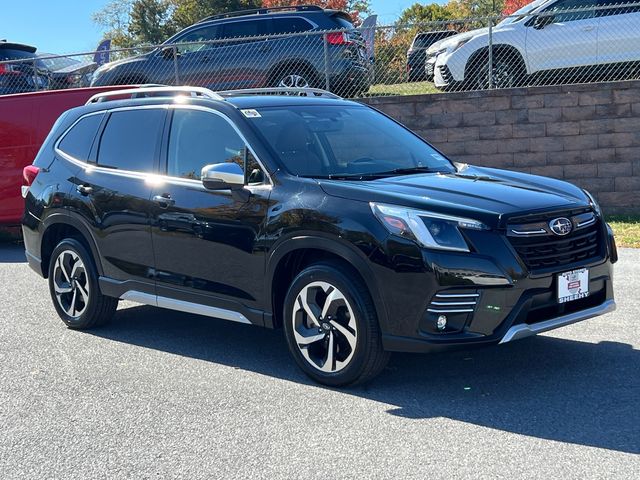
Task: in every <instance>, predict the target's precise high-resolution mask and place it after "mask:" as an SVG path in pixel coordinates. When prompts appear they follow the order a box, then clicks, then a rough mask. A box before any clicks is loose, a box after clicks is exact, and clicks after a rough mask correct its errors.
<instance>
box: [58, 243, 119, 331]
mask: <svg viewBox="0 0 640 480" xmlns="http://www.w3.org/2000/svg"><path fill="white" fill-rule="evenodd" d="M49 292H50V293H51V299H52V300H53V305H54V306H55V309H56V311H57V312H58V315H59V316H60V318H61V319H62V321H63V322H64V323H65V324H66V325H67V326H68V327H69V328H74V329H80V330H81V329H87V328H91V327H95V326H99V325H103V324H105V323H107V322H108V321H109V320H110V319H111V317H113V314H114V313H115V311H116V308H117V306H118V300H117V299H116V298H111V297H107V296H105V295H103V294H102V292H101V291H100V287H99V286H98V274H97V271H96V268H95V266H94V264H93V259H92V257H91V255H90V254H89V252H88V251H87V249H86V248H85V247H84V246H83V245H82V243H80V242H79V241H78V240H76V239H75V238H67V239H65V240H63V241H61V242H60V243H59V244H58V245H57V246H56V248H55V249H54V250H53V252H52V254H51V259H50V262H49Z"/></svg>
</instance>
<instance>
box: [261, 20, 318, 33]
mask: <svg viewBox="0 0 640 480" xmlns="http://www.w3.org/2000/svg"><path fill="white" fill-rule="evenodd" d="M271 21H272V22H273V23H272V32H273V34H274V35H279V34H280V35H281V34H284V33H297V32H307V31H309V30H311V29H312V28H313V25H311V24H310V23H309V22H307V21H306V20H305V19H304V18H299V17H290V18H274V19H273V20H271Z"/></svg>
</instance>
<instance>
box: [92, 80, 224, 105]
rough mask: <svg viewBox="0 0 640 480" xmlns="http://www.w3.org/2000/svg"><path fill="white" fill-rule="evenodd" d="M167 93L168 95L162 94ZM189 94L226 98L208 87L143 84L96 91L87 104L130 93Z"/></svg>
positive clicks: (134, 95)
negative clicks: (121, 88)
mask: <svg viewBox="0 0 640 480" xmlns="http://www.w3.org/2000/svg"><path fill="white" fill-rule="evenodd" d="M162 94H166V95H162ZM181 94H182V95H189V96H191V97H204V98H209V99H211V100H224V99H223V98H222V97H221V96H220V95H218V94H217V93H215V92H214V91H212V90H209V89H208V88H203V87H168V86H166V85H165V86H156V85H154V86H146V85H143V86H141V87H137V88H126V89H124V90H110V91H108V92H101V93H96V94H95V95H94V96H92V97H91V98H90V99H89V100H87V103H86V104H85V105H89V104H91V103H100V102H105V101H108V100H109V99H110V98H112V97H116V100H121V99H119V98H117V97H121V96H123V95H130V98H145V97H163V96H167V97H169V96H174V95H181Z"/></svg>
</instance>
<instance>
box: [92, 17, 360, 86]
mask: <svg viewBox="0 0 640 480" xmlns="http://www.w3.org/2000/svg"><path fill="white" fill-rule="evenodd" d="M337 30H338V31H337ZM323 31H330V32H329V33H326V34H323V33H322V32H323ZM325 39H326V41H325ZM202 42H209V43H202ZM325 47H326V48H325ZM366 52H367V50H366V46H365V43H364V41H363V38H362V35H361V34H360V32H359V31H358V30H357V29H356V28H355V27H354V26H353V24H352V23H351V18H350V17H349V15H348V14H346V13H344V12H341V11H337V10H327V9H322V8H320V7H315V6H299V7H279V8H271V9H256V10H245V11H241V12H233V13H227V14H223V15H216V16H214V17H209V18H206V19H204V20H202V21H201V22H199V23H197V24H195V25H193V26H191V27H189V28H187V29H185V30H183V31H181V32H179V33H177V34H176V35H174V36H173V37H171V38H170V39H169V40H167V41H166V42H165V43H164V44H163V45H162V47H160V48H157V49H154V50H153V51H151V52H149V53H147V54H144V55H140V56H137V57H133V58H128V59H125V60H120V61H117V62H112V63H108V64H106V65H103V66H102V67H100V68H99V69H98V70H97V71H96V72H95V74H94V77H93V81H92V85H120V84H136V83H138V84H145V83H160V84H165V85H175V84H180V85H182V84H187V85H199V86H204V87H208V88H212V89H216V90H224V89H235V88H255V87H277V86H280V87H299V88H303V87H322V88H328V89H330V90H331V91H333V92H337V93H339V94H341V95H345V96H352V95H357V94H358V93H361V92H364V91H367V90H368V89H369V86H370V64H371V62H370V59H369V58H367V53H366ZM174 53H175V54H176V55H177V60H176V61H174ZM325 65H326V70H325Z"/></svg>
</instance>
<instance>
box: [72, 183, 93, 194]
mask: <svg viewBox="0 0 640 480" xmlns="http://www.w3.org/2000/svg"><path fill="white" fill-rule="evenodd" d="M76 192H78V193H79V194H80V195H85V196H86V195H91V194H92V193H93V187H90V186H88V185H78V186H77V187H76Z"/></svg>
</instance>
